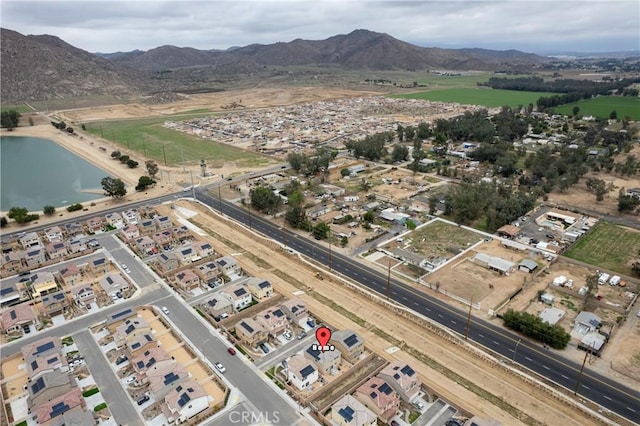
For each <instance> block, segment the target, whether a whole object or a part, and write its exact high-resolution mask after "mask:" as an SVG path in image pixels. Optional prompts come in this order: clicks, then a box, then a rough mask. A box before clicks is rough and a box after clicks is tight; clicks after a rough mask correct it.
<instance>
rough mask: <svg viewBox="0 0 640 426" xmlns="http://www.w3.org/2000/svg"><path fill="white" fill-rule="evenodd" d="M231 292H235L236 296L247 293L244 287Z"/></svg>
mask: <svg viewBox="0 0 640 426" xmlns="http://www.w3.org/2000/svg"><path fill="white" fill-rule="evenodd" d="M233 294H235V295H236V296H242V295H244V294H247V291H246V290H245V289H244V288H239V289H237V290H236V291H234V292H233Z"/></svg>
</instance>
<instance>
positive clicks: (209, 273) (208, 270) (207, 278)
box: [196, 261, 222, 284]
mask: <svg viewBox="0 0 640 426" xmlns="http://www.w3.org/2000/svg"><path fill="white" fill-rule="evenodd" d="M196 273H197V274H198V275H199V276H200V278H201V279H202V281H203V282H205V283H207V284H209V283H210V282H213V281H216V280H217V279H218V278H219V277H220V276H221V275H222V272H220V270H219V269H218V265H216V262H214V261H211V262H207V263H203V264H202V265H198V267H197V269H196Z"/></svg>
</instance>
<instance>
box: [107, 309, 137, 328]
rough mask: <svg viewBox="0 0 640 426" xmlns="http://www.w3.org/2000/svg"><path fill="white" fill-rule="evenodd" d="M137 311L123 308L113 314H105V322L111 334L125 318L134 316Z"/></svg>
mask: <svg viewBox="0 0 640 426" xmlns="http://www.w3.org/2000/svg"><path fill="white" fill-rule="evenodd" d="M137 315H138V314H137V312H136V311H134V310H133V309H132V308H127V309H123V310H121V311H118V312H116V313H113V314H109V315H107V319H106V321H105V324H106V325H107V327H108V328H109V331H110V332H111V333H112V334H113V333H115V332H116V330H117V328H118V327H119V326H120V325H121V324H122V323H123V322H124V321H126V320H128V319H130V318H136V316H137Z"/></svg>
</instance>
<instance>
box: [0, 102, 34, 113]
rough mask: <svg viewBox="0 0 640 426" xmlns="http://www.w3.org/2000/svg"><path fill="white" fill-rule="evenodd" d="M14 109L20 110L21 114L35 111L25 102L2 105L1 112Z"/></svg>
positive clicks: (0, 106)
mask: <svg viewBox="0 0 640 426" xmlns="http://www.w3.org/2000/svg"><path fill="white" fill-rule="evenodd" d="M12 109H13V110H15V111H18V112H19V113H20V114H26V113H29V112H33V110H32V109H31V108H29V107H28V106H26V105H25V104H19V105H0V112H4V111H11V110H12Z"/></svg>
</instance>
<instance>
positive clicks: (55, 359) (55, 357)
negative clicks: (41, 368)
mask: <svg viewBox="0 0 640 426" xmlns="http://www.w3.org/2000/svg"><path fill="white" fill-rule="evenodd" d="M55 362H58V357H57V356H54V357H53V358H50V359H49V360H47V364H53V363H55Z"/></svg>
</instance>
